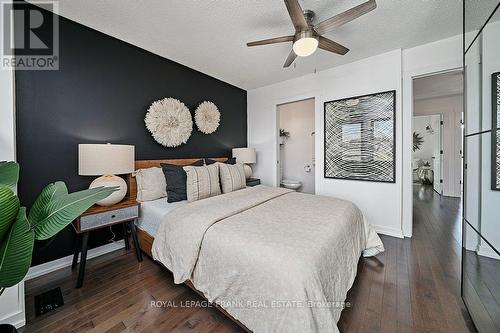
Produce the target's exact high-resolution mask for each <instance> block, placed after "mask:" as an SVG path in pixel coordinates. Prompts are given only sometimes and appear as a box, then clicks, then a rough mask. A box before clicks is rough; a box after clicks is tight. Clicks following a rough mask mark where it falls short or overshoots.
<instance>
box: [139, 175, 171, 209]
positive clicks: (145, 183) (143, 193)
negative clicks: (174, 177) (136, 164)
mask: <svg viewBox="0 0 500 333" xmlns="http://www.w3.org/2000/svg"><path fill="white" fill-rule="evenodd" d="M135 178H136V180H137V201H151V200H156V199H160V198H164V197H166V196H167V182H166V180H165V175H164V174H163V170H162V168H157V167H153V168H147V169H139V170H137V171H136V173H135Z"/></svg>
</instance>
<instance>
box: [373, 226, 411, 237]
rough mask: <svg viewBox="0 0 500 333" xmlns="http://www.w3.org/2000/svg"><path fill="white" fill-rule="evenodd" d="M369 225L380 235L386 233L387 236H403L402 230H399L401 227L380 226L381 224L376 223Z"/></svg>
mask: <svg viewBox="0 0 500 333" xmlns="http://www.w3.org/2000/svg"><path fill="white" fill-rule="evenodd" d="M371 227H372V228H373V229H375V231H376V232H377V234H382V235H387V236H391V237H397V238H405V237H404V235H403V230H401V229H396V228H389V227H386V226H381V225H376V224H371Z"/></svg>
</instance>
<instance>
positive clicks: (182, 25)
mask: <svg viewBox="0 0 500 333" xmlns="http://www.w3.org/2000/svg"><path fill="white" fill-rule="evenodd" d="M299 1H300V3H301V5H302V8H303V9H312V10H314V11H315V12H316V14H317V18H316V19H317V20H320V21H321V20H323V19H326V18H328V17H330V16H333V15H335V14H338V13H340V12H342V11H344V10H346V9H349V8H351V7H353V6H355V5H358V4H360V3H362V2H364V1H365V0H299ZM377 3H378V8H377V9H375V10H374V11H373V12H371V13H368V14H366V15H365V16H363V17H361V18H359V19H357V20H355V21H352V22H350V23H348V24H347V25H344V26H342V27H340V28H338V29H337V30H336V31H334V32H331V33H329V34H328V35H327V37H329V38H331V39H333V40H335V41H337V42H339V43H341V44H344V45H345V46H346V47H348V48H350V49H351V51H350V52H349V53H348V54H347V55H345V56H339V55H336V54H332V53H329V52H326V51H323V50H318V51H317V52H316V53H315V54H314V55H312V56H310V57H307V58H298V59H297V60H296V67H294V66H293V65H292V66H291V67H290V68H288V69H284V68H283V63H284V61H285V59H286V57H287V55H288V52H289V51H290V49H291V43H284V44H275V45H269V46H258V47H253V48H248V47H246V45H245V44H246V42H248V41H253V40H259V39H264V38H270V37H276V36H283V35H289V34H292V32H293V26H292V24H291V22H290V18H289V17H288V14H287V11H286V7H285V4H284V2H283V1H280V0H274V1H271V0H253V1H250V0H167V1H165V0H148V1H145V0H142V1H140V0H106V1H102V0H60V1H59V13H60V14H61V15H62V16H65V17H67V18H70V19H72V20H74V21H77V22H79V23H82V24H84V25H86V26H89V27H91V28H94V29H96V30H99V31H102V32H104V33H106V34H109V35H111V36H114V37H116V38H119V39H121V40H124V41H127V42H129V43H131V44H134V45H136V46H139V47H142V48H144V49H146V50H149V51H151V52H153V53H156V54H159V55H161V56H163V57H165V58H168V59H171V60H174V61H176V62H179V63H181V64H184V65H186V66H189V67H191V68H194V69H196V70H199V71H201V72H204V73H206V74H209V75H211V76H214V77H216V78H218V79H221V80H223V81H226V82H229V83H231V84H233V85H236V86H238V87H241V88H244V89H252V88H256V87H260V86H265V85H268V84H271V83H275V82H279V81H283V80H287V79H290V78H294V77H298V76H302V75H305V74H308V73H311V72H313V71H314V70H315V69H317V70H323V69H327V68H330V67H335V66H338V65H340V64H344V63H348V62H352V61H355V60H359V59H362V58H366V57H369V56H372V55H376V54H380V53H383V52H386V51H390V50H394V49H397V48H409V47H413V46H416V45H421V44H424V43H428V42H431V41H435V40H439V39H443V38H446V37H451V36H454V35H458V34H460V33H461V32H462V9H461V1H458V0H425V1H423V0H422V1H420V0H419V1H417V0H397V1H396V0H377ZM138 65H140V64H138Z"/></svg>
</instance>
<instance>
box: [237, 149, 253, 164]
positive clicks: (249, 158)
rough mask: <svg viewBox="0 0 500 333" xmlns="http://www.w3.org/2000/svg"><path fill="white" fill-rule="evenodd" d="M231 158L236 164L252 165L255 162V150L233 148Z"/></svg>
mask: <svg viewBox="0 0 500 333" xmlns="http://www.w3.org/2000/svg"><path fill="white" fill-rule="evenodd" d="M233 157H234V158H236V162H237V163H243V164H252V163H255V162H256V161H257V154H256V153H255V148H233Z"/></svg>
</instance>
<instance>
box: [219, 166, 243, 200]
mask: <svg viewBox="0 0 500 333" xmlns="http://www.w3.org/2000/svg"><path fill="white" fill-rule="evenodd" d="M217 164H218V165H219V173H220V184H221V186H222V193H229V192H232V191H236V190H239V189H242V188H245V187H246V186H247V177H246V176H245V169H244V168H243V164H241V163H236V164H234V165H232V164H225V163H217Z"/></svg>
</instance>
